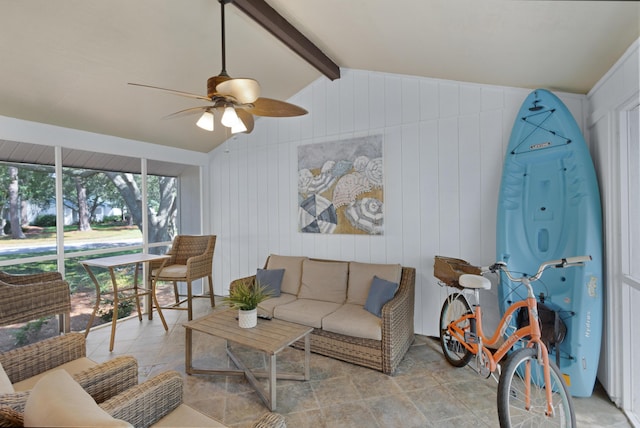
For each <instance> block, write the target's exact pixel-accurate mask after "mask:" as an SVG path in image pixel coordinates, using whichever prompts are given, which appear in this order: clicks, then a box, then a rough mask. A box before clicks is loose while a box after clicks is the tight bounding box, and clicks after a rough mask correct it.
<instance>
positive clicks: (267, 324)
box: [184, 309, 313, 411]
mask: <svg viewBox="0 0 640 428" xmlns="http://www.w3.org/2000/svg"><path fill="white" fill-rule="evenodd" d="M237 315H238V311H237V310H231V309H228V310H224V311H217V312H214V313H212V314H211V315H207V316H205V317H202V318H199V319H196V320H193V321H190V322H188V323H186V324H184V327H185V329H186V333H187V336H186V346H185V352H186V356H185V370H186V372H187V374H190V375H191V374H209V375H210V374H214V375H223V376H229V375H231V376H233V375H240V376H245V377H246V378H247V380H248V381H249V383H250V384H251V385H252V386H253V388H254V389H255V390H256V392H257V393H258V395H259V396H260V398H261V399H262V401H263V402H264V403H265V404H266V406H267V407H268V408H269V410H272V411H273V410H275V409H276V379H290V380H309V355H310V343H309V333H311V332H312V331H313V328H311V327H307V326H304V325H300V324H295V323H291V322H287V321H282V320H278V319H275V318H273V319H271V320H265V319H260V318H259V319H258V325H257V326H256V327H253V328H240V327H239V326H238V320H237V319H236V317H237ZM194 331H199V332H201V333H205V334H209V335H211V336H215V337H219V338H222V339H225V341H226V342H225V348H226V350H227V354H228V355H229V357H230V358H231V360H232V361H233V363H234V364H235V365H236V367H237V369H229V368H226V369H198V368H194V367H193V354H192V345H193V338H192V336H193V332H194ZM302 338H304V368H303V374H296V373H277V374H276V355H277V354H278V353H279V352H280V351H282V350H283V349H285V348H287V347H288V346H289V345H291V344H292V343H294V342H295V341H297V340H299V339H302ZM229 341H231V342H234V343H237V344H240V345H244V346H247V347H250V348H253V349H256V350H258V351H262V352H264V353H265V354H266V355H267V356H268V357H269V358H267V370H266V371H258V370H251V369H249V368H247V367H246V366H245V365H244V364H243V363H242V361H241V360H240V359H239V358H238V357H237V356H236V355H235V354H234V353H233V351H232V349H231V348H229ZM258 377H263V378H264V377H266V378H267V379H268V386H267V389H266V391H265V390H264V388H262V386H261V385H260V384H259V383H258V381H257V380H256V378H258Z"/></svg>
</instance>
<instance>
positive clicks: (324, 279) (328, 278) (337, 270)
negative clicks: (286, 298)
mask: <svg viewBox="0 0 640 428" xmlns="http://www.w3.org/2000/svg"><path fill="white" fill-rule="evenodd" d="M348 277H349V263H348V262H325V261H318V260H305V261H304V262H302V284H301V285H300V292H299V293H298V298H300V299H313V300H321V301H325V302H333V303H340V304H342V303H344V302H345V300H346V298H347V280H348Z"/></svg>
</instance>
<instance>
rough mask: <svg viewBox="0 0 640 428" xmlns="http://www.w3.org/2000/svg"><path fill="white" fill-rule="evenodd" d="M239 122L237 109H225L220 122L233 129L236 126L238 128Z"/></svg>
mask: <svg viewBox="0 0 640 428" xmlns="http://www.w3.org/2000/svg"><path fill="white" fill-rule="evenodd" d="M238 121H240V119H239V118H238V114H237V113H236V109H235V108H233V107H231V106H227V107H225V108H224V113H223V114H222V119H221V120H220V122H222V124H223V125H224V126H226V127H228V128H233V127H234V126H236V123H238Z"/></svg>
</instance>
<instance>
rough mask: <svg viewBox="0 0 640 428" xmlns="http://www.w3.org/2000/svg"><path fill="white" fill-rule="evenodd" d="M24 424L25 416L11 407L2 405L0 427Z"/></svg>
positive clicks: (0, 408)
mask: <svg viewBox="0 0 640 428" xmlns="http://www.w3.org/2000/svg"><path fill="white" fill-rule="evenodd" d="M23 424H24V417H23V414H22V413H21V412H18V411H16V410H14V409H12V408H11V407H8V406H2V407H0V427H21V426H23Z"/></svg>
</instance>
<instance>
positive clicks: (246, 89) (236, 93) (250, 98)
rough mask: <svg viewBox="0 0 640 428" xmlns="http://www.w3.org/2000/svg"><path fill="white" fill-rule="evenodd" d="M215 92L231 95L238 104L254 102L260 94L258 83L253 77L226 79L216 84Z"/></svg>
mask: <svg viewBox="0 0 640 428" xmlns="http://www.w3.org/2000/svg"><path fill="white" fill-rule="evenodd" d="M215 90H216V92H217V93H218V94H219V95H222V96H231V97H233V98H234V99H236V100H237V101H238V102H239V103H240V104H249V103H252V102H254V101H255V100H256V99H258V97H259V96H260V84H259V83H258V81H257V80H255V79H247V78H240V79H234V78H232V79H228V80H225V81H224V82H220V83H218V84H217V85H216V89H215Z"/></svg>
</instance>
